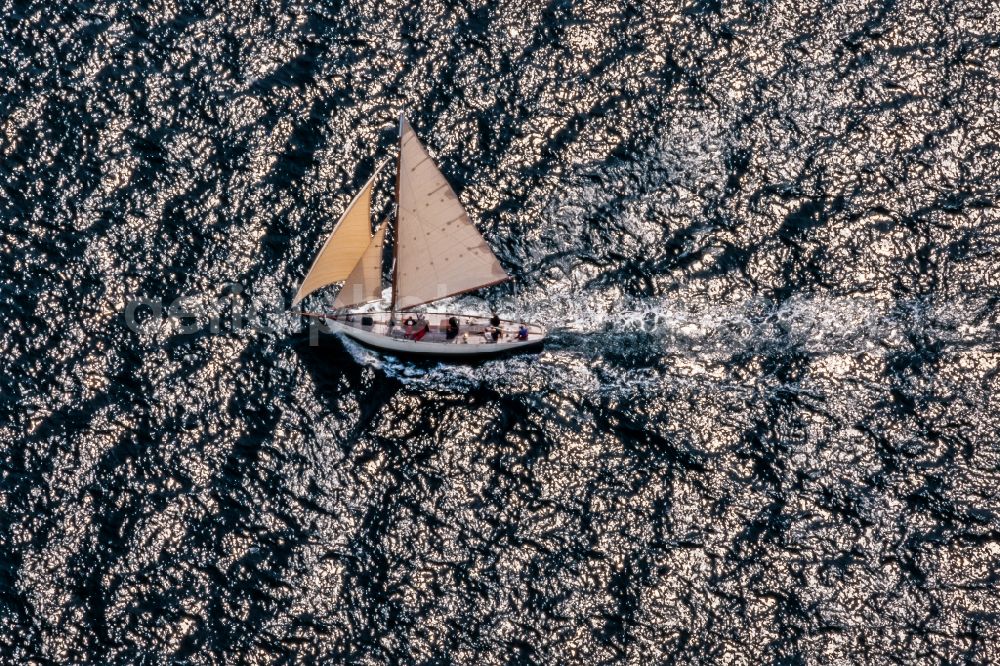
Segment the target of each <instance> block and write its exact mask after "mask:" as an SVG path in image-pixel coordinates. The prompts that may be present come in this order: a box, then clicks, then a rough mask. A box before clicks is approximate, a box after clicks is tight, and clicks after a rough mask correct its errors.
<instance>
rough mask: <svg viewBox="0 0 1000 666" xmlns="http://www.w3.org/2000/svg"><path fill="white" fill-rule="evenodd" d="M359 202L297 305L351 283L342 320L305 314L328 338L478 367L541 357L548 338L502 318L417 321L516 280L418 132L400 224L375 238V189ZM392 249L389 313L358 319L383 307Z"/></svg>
mask: <svg viewBox="0 0 1000 666" xmlns="http://www.w3.org/2000/svg"><path fill="white" fill-rule="evenodd" d="M387 163H388V160H386V161H385V162H383V163H382V164H381V165H379V166H378V167H377V168H376V170H375V173H374V174H372V177H371V178H370V179H369V180H368V182H367V183H365V186H364V187H363V188H361V191H360V192H359V193H358V194H357V195H356V196H355V197H354V199H353V200H352V201H351V203H350V205H349V206H348V207H347V210H346V211H344V214H343V215H342V216H341V218H340V220H338V222H337V224H336V225H335V226H334V228H333V231H332V232H331V233H330V236H329V237H328V238H327V239H326V242H325V243H324V244H323V247H322V248H321V249H320V251H319V254H317V255H316V258H315V259H314V260H313V264H312V267H311V268H310V269H309V272H308V273H307V274H306V277H305V279H304V280H303V281H302V284H301V286H300V287H299V289H298V292H297V293H296V294H295V298H294V299H293V300H292V305H293V306H295V305H297V304H298V303H300V302H301V301H302V299H304V298H305V297H306V296H308V295H309V294H311V293H313V292H315V291H316V290H318V289H322V288H324V287H328V286H330V285H333V284H336V283H338V282H342V283H343V284H342V286H341V288H340V292H339V293H338V294H337V297H336V300H335V301H334V303H333V310H334V311H333V312H304V313H303V314H304V315H306V316H309V317H315V318H318V319H319V320H321V321H322V322H323V323H324V324H325V325H326V326H327V328H328V329H329V330H331V331H332V332H335V333H339V334H342V335H345V336H347V337H349V338H352V339H354V340H357V341H358V342H361V343H362V344H365V345H367V346H369V347H373V348H375V349H379V350H383V351H387V352H392V353H400V354H417V355H428V356H445V357H478V356H489V355H496V354H502V353H505V352H515V351H528V350H532V349H538V348H539V347H540V346H541V344H542V341H543V340H544V339H545V335H546V331H545V328H544V327H542V326H540V325H538V324H531V323H527V322H523V321H511V320H505V319H500V318H498V317H497V316H496V315H494V316H492V317H484V316H479V315H470V314H461V313H454V312H427V311H419V312H418V311H415V308H421V307H423V306H427V305H428V304H431V303H433V302H434V301H438V300H441V299H444V298H448V297H451V296H456V295H458V294H464V293H466V292H470V291H474V290H476V289H482V288H484V287H489V286H492V285H495V284H499V283H501V282H504V281H505V280H508V279H510V276H509V275H508V274H507V272H506V271H504V269H503V268H502V267H501V266H500V262H499V261H498V260H497V258H496V255H494V254H493V251H492V250H490V247H489V246H488V245H487V244H486V241H485V240H484V239H483V237H482V235H481V234H480V233H479V231H478V230H477V229H476V227H475V225H473V223H472V220H470V219H469V215H468V213H466V211H465V208H463V207H462V204H461V202H460V201H459V200H458V196H457V195H456V194H455V191H454V190H453V189H452V188H451V186H450V185H449V184H448V181H447V180H445V178H444V176H443V175H442V174H441V171H440V170H439V169H438V167H437V165H436V164H434V161H433V160H432V159H431V156H430V155H429V154H428V153H427V149H426V148H424V146H423V145H422V144H421V143H420V139H418V138H417V134H416V132H414V130H413V127H412V126H411V125H410V123H409V122H408V121H407V120H406V118H405V117H403V116H402V115H401V116H400V119H399V155H398V157H397V160H396V219H395V224H394V225H390V224H389V220H388V219H385V220H383V221H382V222H381V224H379V226H378V228H377V229H376V230H375V233H374V235H373V234H372V233H371V198H372V189H373V187H374V185H375V179H376V177H377V176H378V174H379V172H380V171H381V170H382V168H383V167H384V166H385V165H386V164H387ZM390 233H394V234H395V242H394V243H393V265H392V297H391V301H390V303H389V309H388V310H383V311H358V310H357V308H359V307H362V306H365V305H369V304H371V303H374V302H377V301H380V300H381V299H382V247H383V243H384V242H385V241H386V237H387V236H389V235H390Z"/></svg>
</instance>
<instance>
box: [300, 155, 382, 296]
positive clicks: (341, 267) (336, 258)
mask: <svg viewBox="0 0 1000 666" xmlns="http://www.w3.org/2000/svg"><path fill="white" fill-rule="evenodd" d="M381 168H382V165H379V167H378V168H377V169H375V173H374V174H372V177H371V178H370V179H369V180H368V182H367V183H365V186H364V187H363V188H361V191H360V192H358V194H357V195H356V196H355V197H354V200H353V201H351V203H350V205H349V206H348V207H347V210H346V211H344V214H343V215H341V217H340V220H338V221H337V224H336V225H334V227H333V231H332V232H330V236H329V238H327V239H326V242H325V243H323V248H322V249H321V250H320V251H319V254H317V255H316V259H315V260H313V264H312V267H311V268H310V269H309V272H308V273H306V277H305V279H304V280H302V285H301V286H300V287H299V290H298V292H296V294H295V298H293V299H292V305H293V306H294V305H296V304H298V302H299V301H301V300H302V299H303V298H305V297H306V296H308V295H309V294H311V293H312V292H314V291H316V290H317V289H320V288H322V287H326V286H328V285H331V284H333V283H335V282H340V281H341V280H344V279H346V278H347V276H348V275H350V273H351V270H352V269H353V268H354V266H356V265H357V263H358V260H360V259H361V255H362V254H364V252H365V250H366V249H367V248H368V244H369V242H370V241H371V201H372V188H373V187H374V185H375V177H376V176H377V175H378V172H379V171H380V170H381Z"/></svg>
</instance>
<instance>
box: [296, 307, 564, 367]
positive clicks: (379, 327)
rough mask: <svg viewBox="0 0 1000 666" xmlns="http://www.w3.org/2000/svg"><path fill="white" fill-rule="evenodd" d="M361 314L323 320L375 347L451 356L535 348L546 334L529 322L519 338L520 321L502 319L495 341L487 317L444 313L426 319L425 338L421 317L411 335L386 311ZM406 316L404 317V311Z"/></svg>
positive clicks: (481, 355)
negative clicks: (448, 328) (419, 334)
mask: <svg viewBox="0 0 1000 666" xmlns="http://www.w3.org/2000/svg"><path fill="white" fill-rule="evenodd" d="M314 316H315V315H314ZM362 316H363V315H361V314H354V315H350V317H344V316H338V317H336V318H334V317H332V316H324V317H322V321H323V323H324V324H325V325H326V326H327V328H328V330H329V331H330V332H331V333H339V334H341V335H344V336H347V337H349V338H351V339H353V340H356V341H358V342H360V343H362V344H364V345H366V346H368V347H372V348H374V349H378V350H381V351H385V352H389V353H392V354H404V355H418V356H427V357H433V356H438V357H446V358H451V359H460V358H477V357H484V356H497V355H500V354H507V353H518V352H526V351H531V350H536V349H538V348H540V347H541V346H542V344H543V342H544V340H545V336H546V331H545V329H544V328H542V327H541V326H537V325H534V324H529V325H527V326H528V337H527V339H526V340H519V339H517V337H516V331H517V328H518V326H519V325H517V324H513V323H512V322H503V323H502V324H501V326H500V328H501V330H502V331H503V333H502V335H501V337H500V339H498V340H497V341H493V339H492V336H488V335H484V334H483V330H484V329H488V326H489V324H488V322H487V320H486V319H485V318H483V317H475V316H473V317H470V316H469V315H453V314H443V315H434V316H431V317H428V319H427V320H426V321H428V322H429V323H431V324H432V327H433V328H432V331H431V332H430V333H427V334H425V335H424V336H423V338H422V339H420V340H415V339H413V333H412V331H418V330H419V329H420V328H421V326H422V323H423V321H425V320H419V321H418V322H417V324H415V325H414V326H412V327H409V330H410V331H411V333H410V334H409V335H408V334H407V327H406V326H405V325H399V326H394V327H392V329H390V328H389V326H388V325H387V321H388V316H387V314H386V313H376V314H375V315H374V316H372V315H368V316H372V321H373V323H372V324H371V325H364V324H363V323H362V321H363V320H362ZM403 316H404V317H405V315H403ZM399 317H400V315H398V314H397V318H399ZM450 317H458V318H459V321H460V322H461V324H460V331H461V332H460V334H459V335H458V336H457V337H455V338H454V339H451V340H449V339H447V337H446V335H445V333H444V326H445V323H446V322H447V320H448V319H449V318H450Z"/></svg>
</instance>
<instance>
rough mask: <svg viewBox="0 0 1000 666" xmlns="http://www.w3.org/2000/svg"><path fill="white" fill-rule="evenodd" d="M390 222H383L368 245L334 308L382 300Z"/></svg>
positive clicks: (342, 288) (338, 296) (345, 282)
mask: <svg viewBox="0 0 1000 666" xmlns="http://www.w3.org/2000/svg"><path fill="white" fill-rule="evenodd" d="M388 223H389V221H388V220H383V222H382V224H381V225H379V228H378V230H377V231H376V232H375V236H373V237H372V239H371V242H370V243H369V244H368V249H366V250H365V252H364V254H362V255H361V258H360V259H359V260H358V263H357V264H356V265H355V266H354V270H352V271H351V274H350V275H348V276H347V279H346V280H345V281H344V286H343V287H341V288H340V293H339V294H337V299H336V300H335V301H334V302H333V307H334V308H338V309H339V308H349V307H351V306H354V305H362V304H364V303H371V302H372V301H377V300H379V299H380V298H382V243H383V241H384V240H385V229H386V226H387V225H388Z"/></svg>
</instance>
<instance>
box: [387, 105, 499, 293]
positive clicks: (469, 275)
mask: <svg viewBox="0 0 1000 666" xmlns="http://www.w3.org/2000/svg"><path fill="white" fill-rule="evenodd" d="M399 151H400V155H399V175H398V181H397V187H398V212H397V217H396V250H395V255H396V267H395V270H394V274H393V277H394V279H393V306H394V307H393V309H396V308H403V309H405V308H411V307H414V306H417V305H421V304H423V303H428V302H430V301H434V300H437V299H439V298H445V297H446V296H454V295H455V294H461V293H464V292H466V291H471V290H473V289H478V288H480V287H486V286H489V285H492V284H497V283H498V282H503V281H504V280H506V279H508V277H509V276H508V275H507V273H506V272H505V271H504V270H503V268H501V266H500V262H499V261H497V258H496V257H495V256H494V255H493V252H492V251H491V250H490V248H489V246H488V245H487V244H486V241H485V240H483V237H482V236H481V235H480V233H479V231H477V230H476V227H475V226H474V225H473V224H472V221H471V220H470V219H469V216H468V214H466V212H465V209H464V208H463V207H462V204H461V202H460V201H459V200H458V196H457V195H456V194H455V191H454V190H453V189H451V186H450V185H449V184H448V182H447V181H446V180H445V178H444V176H443V175H442V174H441V172H440V171H439V170H438V168H437V166H435V164H434V162H433V161H432V160H431V157H430V155H428V154H427V150H426V149H425V148H424V147H423V146H422V145H421V144H420V140H419V139H417V135H416V133H415V132H414V131H413V128H412V127H410V124H409V123H408V122H407V121H406V119H405V118H401V119H400V142H399Z"/></svg>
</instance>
